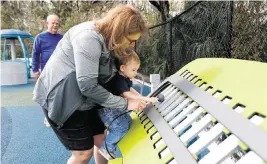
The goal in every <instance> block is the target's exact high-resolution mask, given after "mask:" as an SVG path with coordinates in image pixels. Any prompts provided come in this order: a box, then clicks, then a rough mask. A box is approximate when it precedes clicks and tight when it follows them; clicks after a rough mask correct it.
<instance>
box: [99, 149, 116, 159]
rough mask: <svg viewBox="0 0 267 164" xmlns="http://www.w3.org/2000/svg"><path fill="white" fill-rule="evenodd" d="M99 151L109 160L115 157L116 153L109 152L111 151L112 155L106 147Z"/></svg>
mask: <svg viewBox="0 0 267 164" xmlns="http://www.w3.org/2000/svg"><path fill="white" fill-rule="evenodd" d="M99 153H100V154H101V155H102V156H103V157H104V158H106V159H107V160H112V159H114V158H115V155H114V153H112V152H109V153H110V154H111V155H112V156H110V155H109V153H108V151H107V150H106V149H104V148H102V147H101V148H100V149H99Z"/></svg>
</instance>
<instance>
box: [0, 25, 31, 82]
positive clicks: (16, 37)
mask: <svg viewBox="0 0 267 164" xmlns="http://www.w3.org/2000/svg"><path fill="white" fill-rule="evenodd" d="M0 36H1V41H3V42H4V43H3V47H2V49H3V52H2V55H1V85H17V84H25V83H28V80H29V77H30V58H29V53H28V52H29V51H28V48H27V46H26V43H25V40H26V39H28V40H30V41H31V42H33V41H34V38H33V37H32V36H31V35H30V34H29V33H27V32H24V31H20V30H15V29H4V30H0ZM16 45H20V50H21V52H22V54H23V58H18V54H16V50H17V49H16Z"/></svg>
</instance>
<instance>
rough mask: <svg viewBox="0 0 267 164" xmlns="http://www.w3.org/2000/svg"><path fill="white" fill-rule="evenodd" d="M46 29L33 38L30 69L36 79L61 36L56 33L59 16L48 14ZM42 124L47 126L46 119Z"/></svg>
mask: <svg viewBox="0 0 267 164" xmlns="http://www.w3.org/2000/svg"><path fill="white" fill-rule="evenodd" d="M46 25H47V31H45V32H42V33H40V34H38V35H37V36H36V38H35V40H34V44H33V49H32V70H33V75H34V77H35V78H36V79H38V78H39V76H40V73H41V71H42V70H43V69H44V67H45V65H46V63H47V61H48V60H49V58H50V56H51V55H52V53H53V52H54V50H55V48H56V46H57V44H58V42H59V41H60V40H61V38H62V37H63V36H62V35H61V34H59V33H57V32H58V29H59V17H58V16H57V15H49V16H48V17H47V20H46ZM44 124H45V125H46V126H47V127H49V126H50V125H49V123H48V122H47V120H46V119H45V120H44Z"/></svg>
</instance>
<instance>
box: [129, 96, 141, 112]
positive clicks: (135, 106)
mask: <svg viewBox="0 0 267 164" xmlns="http://www.w3.org/2000/svg"><path fill="white" fill-rule="evenodd" d="M144 108H145V103H144V102H142V101H140V100H134V99H128V110H135V111H137V112H139V111H141V110H143V109H144Z"/></svg>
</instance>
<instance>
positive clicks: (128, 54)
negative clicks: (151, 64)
mask: <svg viewBox="0 0 267 164" xmlns="http://www.w3.org/2000/svg"><path fill="white" fill-rule="evenodd" d="M130 61H135V62H136V64H139V65H140V63H141V62H140V58H139V56H138V55H137V54H136V52H135V51H134V50H133V49H132V48H127V49H126V50H125V54H124V55H122V56H120V57H119V66H121V65H126V64H127V63H129V62H130Z"/></svg>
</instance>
